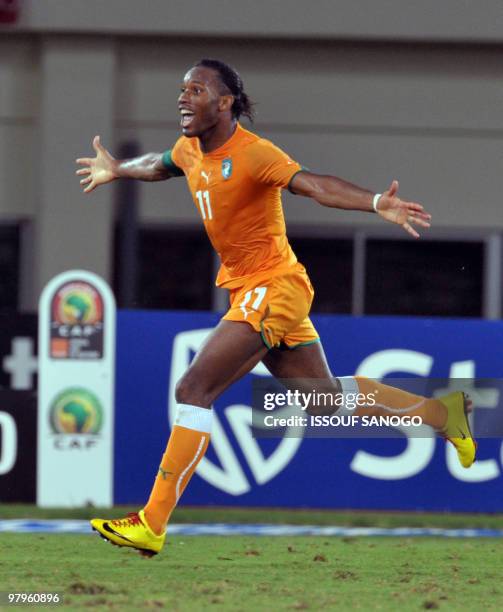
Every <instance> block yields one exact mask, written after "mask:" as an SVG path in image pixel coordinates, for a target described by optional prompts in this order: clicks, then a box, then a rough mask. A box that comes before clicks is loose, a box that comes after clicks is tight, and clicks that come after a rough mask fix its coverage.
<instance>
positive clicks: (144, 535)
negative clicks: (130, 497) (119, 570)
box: [91, 510, 166, 557]
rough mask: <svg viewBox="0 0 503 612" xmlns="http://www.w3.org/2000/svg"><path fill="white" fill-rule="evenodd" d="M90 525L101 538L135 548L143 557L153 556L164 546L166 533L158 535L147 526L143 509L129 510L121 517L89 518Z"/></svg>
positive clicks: (118, 544) (117, 544)
mask: <svg viewBox="0 0 503 612" xmlns="http://www.w3.org/2000/svg"><path fill="white" fill-rule="evenodd" d="M91 526H92V528H93V529H94V531H97V532H98V533H99V534H100V536H101V537H102V538H104V539H105V540H108V541H109V542H112V544H115V545H116V546H129V547H130V548H136V550H139V551H140V553H141V554H142V555H143V556H145V557H153V556H154V555H156V554H157V553H159V552H160V551H161V549H162V547H163V546H164V540H165V539H166V533H163V534H162V535H160V536H158V535H156V534H155V533H154V532H153V531H152V530H151V529H150V527H149V526H148V524H147V521H146V520H145V513H144V512H143V510H140V511H139V512H131V513H130V514H128V515H127V516H126V517H125V518H122V519H113V520H110V519H99V518H95V519H92V520H91Z"/></svg>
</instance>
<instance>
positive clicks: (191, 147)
mask: <svg viewBox="0 0 503 612" xmlns="http://www.w3.org/2000/svg"><path fill="white" fill-rule="evenodd" d="M174 149H177V150H178V151H196V150H198V149H199V147H198V143H197V138H187V136H180V138H179V139H178V140H177V141H176V142H175V145H174V147H173V150H174Z"/></svg>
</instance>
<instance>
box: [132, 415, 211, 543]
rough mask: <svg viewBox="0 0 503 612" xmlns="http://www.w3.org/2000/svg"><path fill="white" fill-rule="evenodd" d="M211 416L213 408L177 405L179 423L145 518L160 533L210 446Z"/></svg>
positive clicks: (169, 443)
mask: <svg viewBox="0 0 503 612" xmlns="http://www.w3.org/2000/svg"><path fill="white" fill-rule="evenodd" d="M211 419H212V410H208V409H206V408H200V407H199V406H190V405H188V404H179V406H178V412H177V418H176V425H175V426H174V427H173V429H172V431H171V435H170V437H169V440H168V445H167V447H166V452H165V453H164V455H163V456H162V460H161V465H160V466H159V472H158V474H157V476H156V479H155V482H154V486H153V488H152V492H151V494H150V498H149V500H148V503H147V505H146V506H145V508H144V511H145V518H146V519H147V522H148V524H149V526H150V528H151V529H152V531H153V532H154V533H156V534H157V535H160V534H162V533H164V531H165V530H166V524H167V522H168V521H169V517H170V516H171V513H172V512H173V510H174V508H175V506H176V504H177V503H178V500H179V499H180V497H181V496H182V493H183V492H184V490H185V487H186V486H187V484H188V482H189V480H190V479H191V477H192V474H193V473H194V472H195V470H196V467H197V464H198V463H199V461H200V460H201V459H202V458H203V456H204V454H205V452H206V449H207V448H208V444H209V441H210V430H211Z"/></svg>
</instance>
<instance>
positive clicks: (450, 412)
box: [438, 391, 477, 468]
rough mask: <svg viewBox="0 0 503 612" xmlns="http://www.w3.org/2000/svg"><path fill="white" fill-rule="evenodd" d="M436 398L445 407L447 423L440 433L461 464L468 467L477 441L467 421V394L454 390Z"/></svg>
mask: <svg viewBox="0 0 503 612" xmlns="http://www.w3.org/2000/svg"><path fill="white" fill-rule="evenodd" d="M438 399H439V400H440V401H441V402H442V404H443V405H444V406H445V407H446V408H447V423H446V424H445V427H444V428H443V429H442V430H441V431H440V433H441V434H442V435H443V436H444V437H445V439H446V440H449V442H451V444H453V446H454V448H455V449H456V451H457V453H458V459H459V462H460V463H461V465H462V466H463V467H464V468H469V467H470V466H471V465H472V463H473V462H474V461H475V455H476V453H477V442H475V440H474V439H473V435H472V432H471V429H470V424H469V422H468V411H467V401H468V400H467V396H465V394H464V393H463V392H462V391H455V392H454V393H449V395H444V396H443V397H439V398H438Z"/></svg>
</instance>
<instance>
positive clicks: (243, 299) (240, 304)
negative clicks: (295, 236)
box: [223, 264, 320, 349]
mask: <svg viewBox="0 0 503 612" xmlns="http://www.w3.org/2000/svg"><path fill="white" fill-rule="evenodd" d="M273 274H274V272H271V273H269V274H268V275H267V276H266V275H264V274H261V275H257V276H254V277H252V278H250V279H249V280H248V281H247V282H246V284H244V285H243V286H242V287H238V288H236V289H231V291H230V303H231V307H230V309H229V310H228V311H227V313H226V314H225V316H224V317H223V318H224V319H225V320H226V321H244V322H245V323H249V324H250V325H251V326H252V327H253V329H254V330H255V331H257V332H259V333H260V334H261V335H262V340H263V341H264V344H265V345H266V346H267V348H272V347H275V346H281V345H282V344H283V345H286V346H287V347H288V348H292V349H293V348H295V347H297V346H301V345H306V344H313V343H314V342H319V340H320V338H319V336H318V334H317V332H316V330H315V328H314V325H313V324H312V323H311V320H310V319H309V317H308V314H309V310H310V308H311V303H312V301H313V296H314V291H313V287H312V286H311V281H310V280H309V277H308V276H307V274H306V271H305V269H304V266H302V265H301V264H296V265H295V266H294V267H293V268H292V271H291V272H290V271H288V272H287V273H283V274H279V275H277V276H273Z"/></svg>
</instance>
